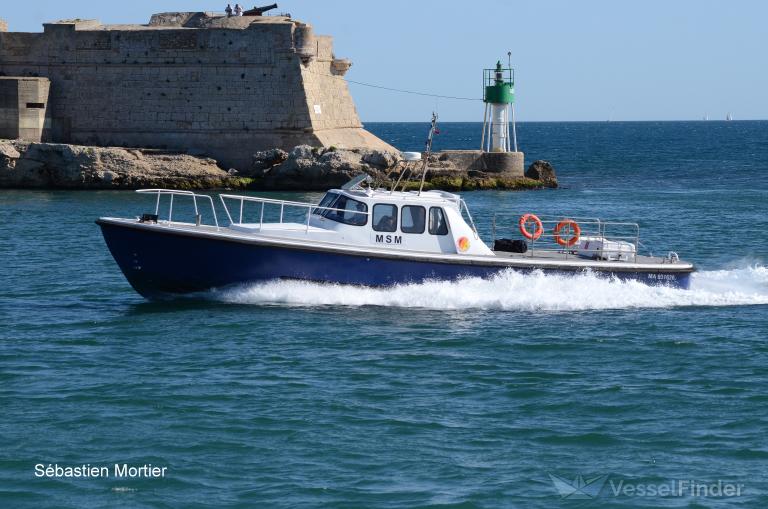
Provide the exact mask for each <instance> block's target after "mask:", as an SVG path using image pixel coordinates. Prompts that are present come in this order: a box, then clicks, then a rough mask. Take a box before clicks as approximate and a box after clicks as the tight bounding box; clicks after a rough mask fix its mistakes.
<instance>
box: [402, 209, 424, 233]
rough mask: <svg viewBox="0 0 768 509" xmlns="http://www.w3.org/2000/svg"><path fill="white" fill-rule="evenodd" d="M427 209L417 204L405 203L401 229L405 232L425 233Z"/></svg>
mask: <svg viewBox="0 0 768 509" xmlns="http://www.w3.org/2000/svg"><path fill="white" fill-rule="evenodd" d="M426 216H427V211H426V209H425V208H424V207H419V206H417V205H404V206H403V210H402V215H401V218H400V231H402V232H403V233H424V223H425V222H426V221H425V219H426Z"/></svg>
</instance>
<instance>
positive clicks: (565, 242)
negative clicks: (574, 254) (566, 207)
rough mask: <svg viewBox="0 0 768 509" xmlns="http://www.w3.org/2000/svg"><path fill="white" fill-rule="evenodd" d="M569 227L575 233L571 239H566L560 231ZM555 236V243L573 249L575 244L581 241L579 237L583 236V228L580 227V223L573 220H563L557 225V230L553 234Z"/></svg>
mask: <svg viewBox="0 0 768 509" xmlns="http://www.w3.org/2000/svg"><path fill="white" fill-rule="evenodd" d="M566 227H568V228H569V229H570V230H571V231H573V235H572V236H571V238H569V239H564V238H562V237H561V236H560V230H562V229H563V228H566ZM552 233H553V234H554V235H553V237H554V239H555V242H557V243H558V244H560V245H561V246H563V247H571V246H572V245H574V244H575V243H577V242H578V241H579V237H580V236H581V228H580V227H579V223H577V222H576V221H574V220H573V219H563V220H562V221H560V222H559V223H557V226H555V229H554V230H553V232H552Z"/></svg>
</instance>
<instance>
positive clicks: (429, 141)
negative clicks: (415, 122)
mask: <svg viewBox="0 0 768 509" xmlns="http://www.w3.org/2000/svg"><path fill="white" fill-rule="evenodd" d="M436 127H437V113H435V112H434V111H433V112H432V125H431V127H430V128H429V136H427V143H426V150H425V151H424V152H425V156H426V157H424V166H423V167H422V170H421V185H420V186H419V196H421V190H422V189H424V179H426V178H427V165H428V164H429V156H430V155H432V138H433V137H434V135H435V128H436Z"/></svg>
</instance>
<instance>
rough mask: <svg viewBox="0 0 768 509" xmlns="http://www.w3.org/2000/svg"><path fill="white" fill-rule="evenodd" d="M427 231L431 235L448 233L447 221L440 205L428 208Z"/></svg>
mask: <svg viewBox="0 0 768 509" xmlns="http://www.w3.org/2000/svg"><path fill="white" fill-rule="evenodd" d="M429 233H431V234H432V235H448V221H446V220H445V213H444V212H443V209H441V208H440V207H430V208H429Z"/></svg>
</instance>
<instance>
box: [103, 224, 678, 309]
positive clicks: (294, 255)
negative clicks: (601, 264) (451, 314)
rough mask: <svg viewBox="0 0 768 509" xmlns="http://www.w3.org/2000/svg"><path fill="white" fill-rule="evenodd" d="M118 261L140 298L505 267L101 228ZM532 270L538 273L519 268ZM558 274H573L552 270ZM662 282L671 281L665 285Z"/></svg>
mask: <svg viewBox="0 0 768 509" xmlns="http://www.w3.org/2000/svg"><path fill="white" fill-rule="evenodd" d="M99 225H100V226H101V229H102V232H103V234H104V239H105V240H106V242H107V246H108V247H109V250H110V252H111V253H112V256H113V257H114V258H115V261H116V262H117V264H118V265H119V266H120V269H121V270H122V271H123V274H125V277H126V278H127V279H128V281H129V282H130V283H131V285H132V286H133V287H134V289H135V290H136V291H137V292H139V293H140V294H141V295H143V296H145V297H148V298H153V297H158V296H162V295H163V294H169V293H189V292H197V291H204V290H208V289H210V288H217V287H223V286H228V285H232V284H238V283H248V282H256V281H265V280H273V279H300V280H308V281H319V282H330V283H340V284H352V285H366V286H389V285H394V284H399V283H419V282H423V281H425V280H455V279H459V278H462V277H469V276H475V277H483V278H487V277H490V276H493V275H494V274H497V273H499V272H501V271H503V270H507V269H508V267H506V266H501V265H500V266H478V265H466V264H458V263H437V262H429V261H415V260H404V259H399V258H376V257H367V256H361V255H352V254H349V255H347V254H337V253H329V252H324V251H313V250H302V249H291V248H284V247H274V246H267V245H257V244H250V243H242V242H231V241H226V240H217V239H209V238H204V237H194V236H187V235H175V234H172V233H166V232H157V231H151V230H142V229H138V228H131V227H124V226H118V225H112V224H106V223H99ZM515 270H521V271H523V272H529V271H530V270H532V269H515ZM546 272H552V273H569V274H572V273H573V272H572V271H558V270H547V271H546ZM615 275H616V276H618V277H619V278H621V279H636V280H639V281H642V282H645V283H648V284H665V285H670V286H676V287H681V288H687V287H688V283H689V278H690V274H688V273H679V274H670V273H666V274H649V273H644V272H624V273H621V272H620V273H616V274H615ZM660 277H663V278H664V279H659V278H660Z"/></svg>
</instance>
